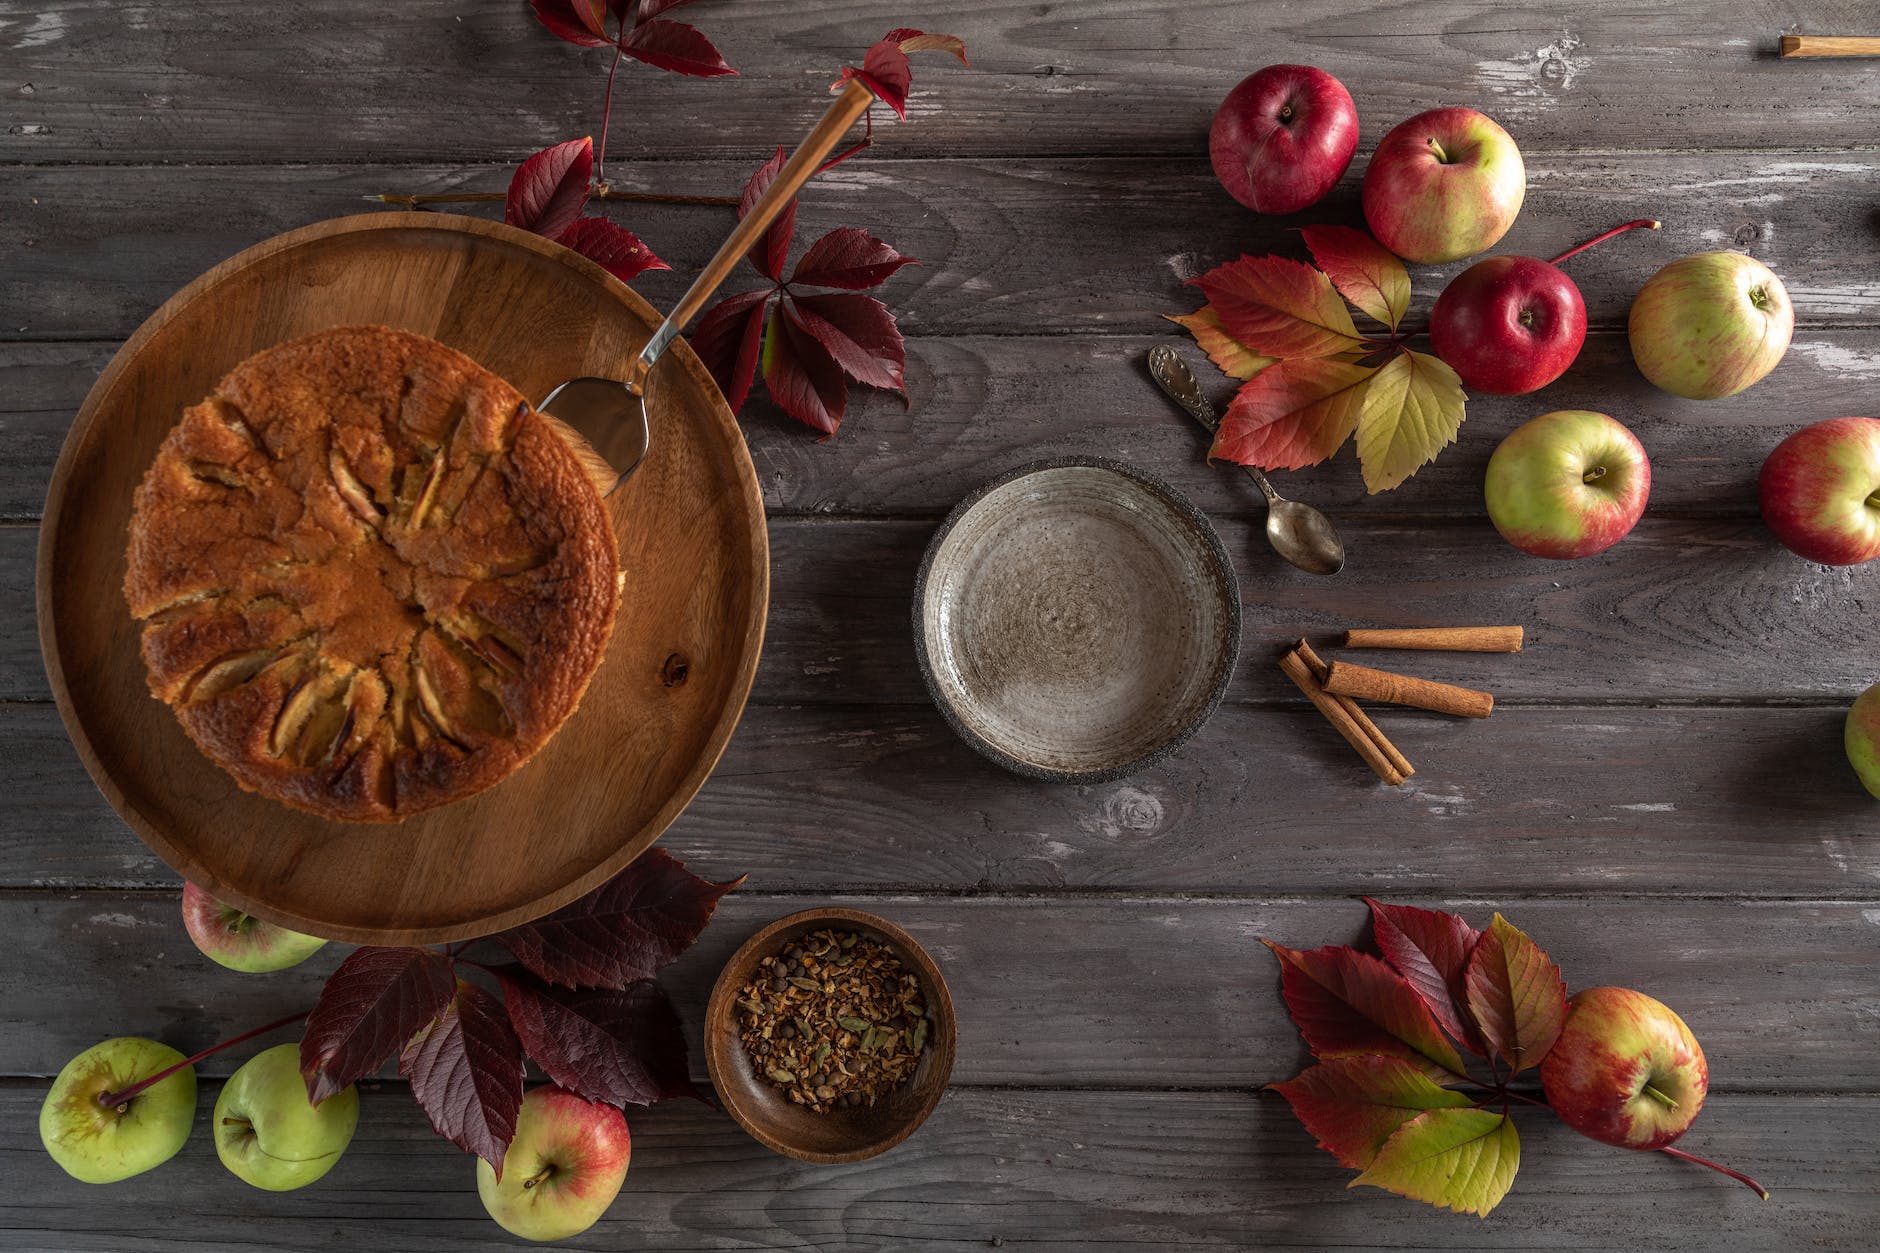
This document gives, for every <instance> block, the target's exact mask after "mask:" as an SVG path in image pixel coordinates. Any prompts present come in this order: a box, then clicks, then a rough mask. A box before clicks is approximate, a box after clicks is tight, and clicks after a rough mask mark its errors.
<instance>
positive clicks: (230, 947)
mask: <svg viewBox="0 0 1880 1253" xmlns="http://www.w3.org/2000/svg"><path fill="white" fill-rule="evenodd" d="M183 929H184V930H185V931H187V932H189V938H190V940H191V942H193V943H194V944H195V946H196V947H197V948H199V949H201V950H202V953H203V956H205V957H207V958H208V959H209V960H210V961H213V962H216V963H217V964H219V965H223V966H227V967H228V968H229V969H230V970H241V971H247V972H250V973H256V972H261V971H268V970H286V969H287V968H288V967H289V966H298V965H299V964H300V963H301V962H304V961H306V960H307V959H308V958H309V957H312V956H313V955H314V953H316V952H318V951H319V949H320V948H321V947H322V946H323V945H324V944H325V943H326V941H325V940H322V939H320V938H319V937H318V936H312V935H302V934H301V933H300V932H298V931H289V930H288V929H287V928H286V927H279V926H276V925H275V924H273V923H271V922H263V921H262V920H261V919H259V918H257V917H255V916H254V915H253V914H247V913H243V912H242V911H241V910H239V909H237V908H235V907H234V906H233V905H225V904H223V903H222V902H221V901H218V900H217V899H216V898H215V897H213V896H211V895H209V893H207V892H205V891H203V890H202V889H201V888H199V887H197V886H196V885H195V884H193V883H185V884H183Z"/></svg>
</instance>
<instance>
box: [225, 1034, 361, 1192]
mask: <svg viewBox="0 0 1880 1253" xmlns="http://www.w3.org/2000/svg"><path fill="white" fill-rule="evenodd" d="M358 1125H359V1092H358V1090H357V1089H356V1088H347V1089H345V1090H344V1091H343V1092H340V1093H338V1094H336V1095H334V1096H330V1097H328V1098H327V1099H326V1100H324V1101H321V1102H320V1103H319V1104H318V1105H314V1104H312V1103H311V1102H310V1101H308V1100H307V1084H306V1081H305V1080H303V1079H302V1078H301V1077H300V1046H299V1045H298V1044H277V1045H275V1046H274V1047H273V1048H271V1049H267V1050H266V1051H264V1052H261V1053H257V1054H255V1055H254V1056H253V1057H251V1058H249V1059H248V1060H247V1061H246V1062H244V1063H242V1067H241V1069H240V1070H237V1071H236V1072H235V1073H234V1074H233V1075H230V1076H229V1080H228V1082H227V1083H225V1084H223V1085H222V1095H221V1096H219V1097H217V1098H216V1102H215V1119H214V1126H215V1151H216V1156H218V1157H220V1158H221V1159H222V1164H223V1165H224V1166H226V1167H228V1168H229V1170H230V1171H231V1172H233V1173H234V1175H235V1177H236V1178H238V1179H241V1180H243V1181H244V1182H246V1183H251V1184H253V1185H254V1186H255V1187H257V1188H265V1189H267V1190H268V1191H270V1192H289V1191H292V1190H293V1189H295V1188H304V1187H306V1186H307V1185H308V1184H310V1183H312V1182H313V1181H314V1180H316V1179H318V1178H320V1176H322V1175H324V1174H326V1172H327V1171H329V1170H331V1169H333V1166H334V1164H335V1163H337V1162H338V1161H339V1157H340V1154H341V1153H344V1152H345V1151H346V1146H347V1145H349V1144H351V1143H352V1137H353V1130H354V1129H355V1128H356V1127H358Z"/></svg>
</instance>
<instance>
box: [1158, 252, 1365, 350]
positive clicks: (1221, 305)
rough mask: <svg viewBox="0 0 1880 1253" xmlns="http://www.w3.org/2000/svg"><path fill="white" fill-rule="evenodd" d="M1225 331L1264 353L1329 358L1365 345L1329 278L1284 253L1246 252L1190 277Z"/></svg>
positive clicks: (1250, 347) (1252, 348) (1249, 346)
mask: <svg viewBox="0 0 1880 1253" xmlns="http://www.w3.org/2000/svg"><path fill="white" fill-rule="evenodd" d="M1190 281H1191V282H1192V283H1193V284H1194V285H1195V286H1196V287H1199V288H1200V289H1201V290H1202V291H1204V292H1206V293H1207V297H1208V303H1209V304H1211V305H1213V306H1214V308H1215V311H1216V312H1217V313H1219V314H1220V315H1221V325H1222V326H1223V327H1225V328H1226V330H1227V333H1228V334H1230V335H1232V336H1233V337H1234V338H1235V339H1237V340H1239V341H1240V342H1241V343H1243V344H1245V345H1246V346H1247V347H1248V348H1249V349H1251V350H1252V351H1254V352H1257V353H1259V354H1260V355H1261V356H1263V357H1280V358H1291V357H1329V356H1332V355H1333V354H1335V353H1341V352H1350V351H1352V350H1353V349H1356V348H1360V347H1362V346H1363V342H1364V341H1363V339H1362V338H1361V337H1360V336H1359V335H1358V328H1357V327H1356V326H1355V325H1354V324H1353V323H1352V321H1351V312H1350V310H1348V309H1346V308H1345V302H1344V301H1343V300H1341V299H1339V296H1338V292H1337V291H1335V290H1334V289H1333V287H1332V283H1331V280H1330V279H1328V278H1326V277H1325V275H1323V274H1321V273H1319V271H1317V270H1315V269H1313V268H1312V267H1311V266H1309V265H1305V264H1303V263H1302V262H1298V261H1289V260H1287V259H1286V258H1285V257H1245V256H1244V257H1242V258H1240V260H1238V261H1230V262H1228V263H1227V264H1226V265H1220V266H1216V267H1215V268H1214V269H1212V270H1209V271H1208V272H1207V273H1206V274H1203V275H1201V276H1200V277H1199V278H1195V279H1191V280H1190Z"/></svg>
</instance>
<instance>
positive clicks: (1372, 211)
mask: <svg viewBox="0 0 1880 1253" xmlns="http://www.w3.org/2000/svg"><path fill="white" fill-rule="evenodd" d="M1526 195H1527V169H1526V167H1525V166H1523V165H1522V163H1521V150H1520V149H1519V148H1517V147H1515V143H1514V140H1513V139H1511V138H1509V136H1508V132H1507V131H1505V130H1503V129H1502V128H1501V127H1499V126H1497V125H1496V124H1495V122H1494V120H1493V119H1492V118H1488V117H1485V116H1483V115H1482V114H1480V113H1477V112H1476V111H1475V110H1474V109H1431V110H1430V111H1429V112H1427V113H1419V114H1417V115H1416V116H1415V117H1413V118H1411V119H1410V120H1409V121H1407V122H1405V123H1403V124H1402V125H1400V126H1398V127H1397V129H1396V130H1393V131H1392V132H1391V133H1390V134H1388V135H1386V136H1384V141H1383V142H1382V143H1380V144H1379V145H1378V146H1377V152H1376V153H1374V154H1373V155H1372V157H1371V167H1370V169H1368V170H1366V171H1365V174H1364V220H1365V221H1366V222H1368V223H1370V225H1371V233H1372V234H1373V235H1375V236H1377V240H1378V242H1379V243H1381V244H1383V245H1384V246H1385V247H1386V248H1388V249H1390V250H1391V251H1392V252H1394V253H1396V254H1397V255H1398V256H1400V257H1403V258H1405V259H1406V260H1410V261H1418V262H1422V263H1423V264H1426V265H1433V264H1436V263H1438V262H1442V261H1457V260H1460V259H1461V258H1463V257H1469V256H1474V255H1475V254H1476V253H1478V252H1481V251H1482V250H1483V249H1485V248H1488V247H1490V246H1491V245H1493V244H1494V242H1495V241H1496V240H1498V239H1500V238H1501V237H1502V236H1503V235H1506V234H1507V233H1508V228H1509V227H1510V226H1513V225H1514V219H1515V215H1516V214H1518V213H1520V212H1521V201H1522V198H1523V197H1525V196H1526Z"/></svg>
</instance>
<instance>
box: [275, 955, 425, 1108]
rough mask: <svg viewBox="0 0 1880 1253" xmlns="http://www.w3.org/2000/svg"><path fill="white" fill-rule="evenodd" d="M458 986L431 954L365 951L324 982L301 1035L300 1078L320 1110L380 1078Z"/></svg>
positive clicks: (341, 966)
mask: <svg viewBox="0 0 1880 1253" xmlns="http://www.w3.org/2000/svg"><path fill="white" fill-rule="evenodd" d="M456 988H457V977H456V975H454V974H453V973H452V972H451V965H450V959H449V958H447V957H445V956H444V955H443V954H442V953H438V952H434V951H433V950H431V949H428V948H370V947H368V948H361V949H355V950H354V951H353V953H352V956H350V957H348V958H347V959H346V960H345V961H343V962H341V963H340V964H339V969H338V970H335V971H334V972H333V973H332V974H331V975H328V976H327V980H326V986H325V987H323V988H321V989H320V999H319V1001H318V1002H316V1003H315V1004H314V1007H313V1012H312V1013H311V1014H309V1015H308V1016H307V1028H306V1031H305V1032H304V1033H303V1034H302V1035H301V1037H300V1073H301V1076H302V1077H303V1078H304V1079H306V1081H307V1099H308V1100H310V1101H312V1102H313V1103H314V1104H315V1105H318V1104H319V1103H320V1102H321V1101H324V1100H325V1099H326V1098H327V1097H329V1096H332V1095H334V1094H335V1093H338V1092H342V1091H344V1090H345V1089H346V1087H347V1086H348V1085H350V1084H353V1083H357V1082H358V1081H359V1080H361V1079H364V1078H365V1077H366V1076H368V1075H371V1074H374V1073H376V1072H377V1070H378V1068H379V1067H380V1066H383V1065H384V1064H385V1061H386V1059H387V1058H389V1057H391V1055H392V1054H394V1053H396V1052H398V1050H399V1049H400V1048H402V1047H403V1046H404V1043H405V1041H407V1040H409V1039H410V1038H411V1037H412V1036H413V1035H415V1034H416V1033H417V1032H419V1031H421V1030H423V1029H424V1027H425V1024H427V1023H429V1022H430V1021H431V1020H432V1019H433V1018H436V1017H437V1016H438V1015H439V1014H441V1013H443V1012H444V1007H445V1006H447V1005H449V1004H450V999H451V996H452V994H453V993H454V992H455V991H456Z"/></svg>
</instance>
